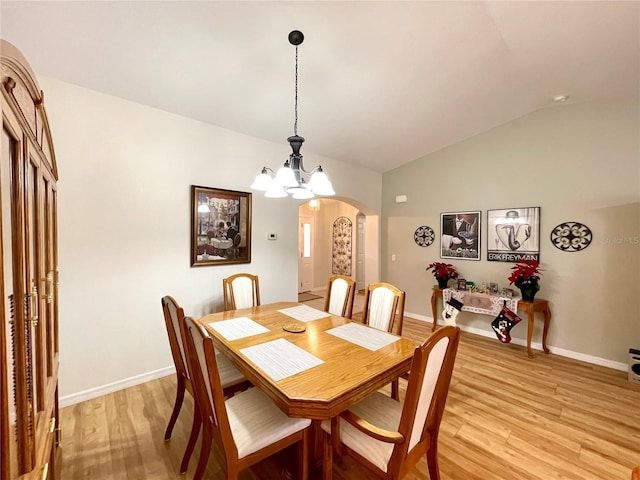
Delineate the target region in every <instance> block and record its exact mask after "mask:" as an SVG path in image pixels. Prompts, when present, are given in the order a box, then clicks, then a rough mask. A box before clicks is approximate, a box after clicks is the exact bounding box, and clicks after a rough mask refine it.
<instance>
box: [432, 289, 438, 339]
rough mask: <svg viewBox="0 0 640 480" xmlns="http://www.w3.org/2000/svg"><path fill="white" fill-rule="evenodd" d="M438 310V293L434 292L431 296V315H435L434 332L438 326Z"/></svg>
mask: <svg viewBox="0 0 640 480" xmlns="http://www.w3.org/2000/svg"><path fill="white" fill-rule="evenodd" d="M437 308H438V293H437V292H433V293H432V294H431V313H432V315H433V325H431V331H432V332H434V331H435V330H436V324H437V323H438V315H437V311H436V310H437Z"/></svg>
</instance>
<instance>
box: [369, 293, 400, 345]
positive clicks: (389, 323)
mask: <svg viewBox="0 0 640 480" xmlns="http://www.w3.org/2000/svg"><path fill="white" fill-rule="evenodd" d="M404 301H405V292H404V291H403V290H400V289H399V288H397V287H395V286H394V285H391V284H390V283H384V282H379V283H372V284H371V285H368V286H367V289H366V291H365V297H364V317H363V321H364V324H365V325H368V326H370V327H374V328H377V329H378V330H383V331H386V332H391V331H393V330H394V325H396V324H397V327H396V332H397V333H398V335H401V334H402V322H403V321H404Z"/></svg>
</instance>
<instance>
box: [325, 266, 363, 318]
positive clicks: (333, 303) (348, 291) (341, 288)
mask: <svg viewBox="0 0 640 480" xmlns="http://www.w3.org/2000/svg"><path fill="white" fill-rule="evenodd" d="M355 293H356V284H355V281H354V280H353V279H352V278H351V277H347V276H344V275H333V276H331V277H329V285H328V286H327V294H326V295H325V302H324V311H325V312H329V313H330V314H332V315H339V316H341V317H346V318H351V316H352V315H353V299H354V297H355Z"/></svg>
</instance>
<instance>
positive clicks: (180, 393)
mask: <svg viewBox="0 0 640 480" xmlns="http://www.w3.org/2000/svg"><path fill="white" fill-rule="evenodd" d="M177 378H178V389H177V390H176V403H175V404H174V405H173V412H171V418H170V419H169V425H167V430H166V431H165V432H164V439H165V441H166V440H169V439H170V438H171V433H172V432H173V427H174V426H175V424H176V420H178V415H179V414H180V409H181V408H182V402H183V401H184V391H185V383H184V378H182V377H181V376H180V375H178V376H177Z"/></svg>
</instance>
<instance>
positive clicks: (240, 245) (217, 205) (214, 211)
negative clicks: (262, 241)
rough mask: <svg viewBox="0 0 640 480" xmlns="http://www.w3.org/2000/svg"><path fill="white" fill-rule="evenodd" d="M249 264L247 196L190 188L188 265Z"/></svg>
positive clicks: (249, 227)
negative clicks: (189, 259)
mask: <svg viewBox="0 0 640 480" xmlns="http://www.w3.org/2000/svg"><path fill="white" fill-rule="evenodd" d="M232 263H251V193H248V192H236V191H234V190H224V189H220V188H208V187H199V186H196V185H192V186H191V266H192V267H200V266H207V265H227V264H232Z"/></svg>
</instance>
